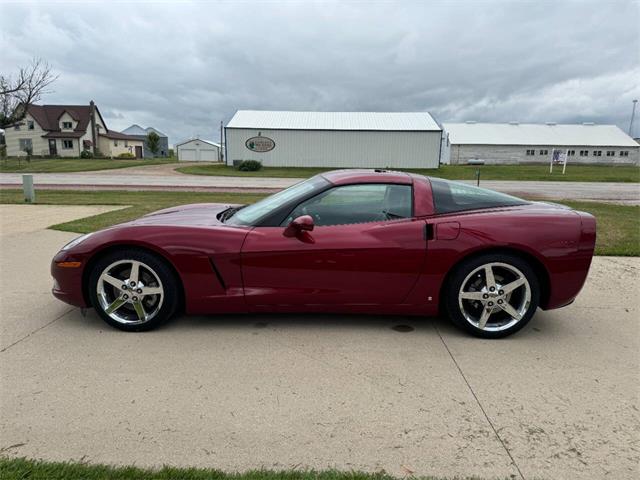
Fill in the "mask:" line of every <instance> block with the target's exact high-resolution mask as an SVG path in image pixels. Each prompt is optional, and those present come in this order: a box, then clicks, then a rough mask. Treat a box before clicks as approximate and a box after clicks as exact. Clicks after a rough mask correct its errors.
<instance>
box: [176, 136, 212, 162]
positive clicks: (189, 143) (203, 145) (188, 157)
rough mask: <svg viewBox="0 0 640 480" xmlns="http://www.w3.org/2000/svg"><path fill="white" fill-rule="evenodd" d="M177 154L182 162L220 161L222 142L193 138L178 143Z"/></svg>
mask: <svg viewBox="0 0 640 480" xmlns="http://www.w3.org/2000/svg"><path fill="white" fill-rule="evenodd" d="M176 154H177V155H178V160H179V161H181V162H219V161H220V144H219V143H215V142H211V141H209V140H203V139H201V138H192V139H190V140H185V141H184V142H182V143H178V144H177V145H176Z"/></svg>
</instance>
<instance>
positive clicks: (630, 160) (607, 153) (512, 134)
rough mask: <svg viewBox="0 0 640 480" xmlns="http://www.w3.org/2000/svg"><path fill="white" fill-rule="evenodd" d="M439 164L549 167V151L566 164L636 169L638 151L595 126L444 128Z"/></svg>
mask: <svg viewBox="0 0 640 480" xmlns="http://www.w3.org/2000/svg"><path fill="white" fill-rule="evenodd" d="M443 127H444V130H445V131H444V139H443V148H442V163H451V164H453V165H456V164H466V163H468V162H469V160H476V159H478V160H484V162H485V163H486V164H518V163H549V162H550V161H551V156H552V154H553V150H554V149H558V150H560V151H561V152H562V153H566V155H567V161H568V163H569V164H572V163H574V164H575V163H579V164H611V165H638V164H639V161H640V159H639V152H638V150H639V149H640V146H639V145H638V144H637V143H636V142H635V141H634V140H633V139H632V138H631V137H630V136H629V135H627V134H626V133H624V132H623V131H622V130H620V128H618V127H617V126H615V125H596V124H594V123H584V124H581V125H580V124H565V125H558V124H555V123H546V124H533V123H528V124H526V123H523V124H520V123H517V122H511V123H476V122H471V121H469V122H465V123H444V124H443Z"/></svg>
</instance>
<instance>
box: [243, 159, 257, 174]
mask: <svg viewBox="0 0 640 480" xmlns="http://www.w3.org/2000/svg"><path fill="white" fill-rule="evenodd" d="M261 168H262V163H260V162H259V161H258V160H243V161H241V162H240V163H239V164H238V170H240V171H241V172H257V171H258V170H260V169H261Z"/></svg>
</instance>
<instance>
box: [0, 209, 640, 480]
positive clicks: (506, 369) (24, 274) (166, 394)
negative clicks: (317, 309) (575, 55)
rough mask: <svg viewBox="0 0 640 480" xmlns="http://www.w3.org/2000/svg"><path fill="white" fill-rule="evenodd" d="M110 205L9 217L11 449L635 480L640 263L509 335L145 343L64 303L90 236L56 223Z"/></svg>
mask: <svg viewBox="0 0 640 480" xmlns="http://www.w3.org/2000/svg"><path fill="white" fill-rule="evenodd" d="M106 208H108V207H98V208H94V207H57V206H31V205H19V206H5V205H2V206H0V219H1V223H0V292H2V294H1V297H0V300H1V303H0V452H1V453H2V454H3V455H10V456H27V457H39V458H44V459H51V460H81V459H82V460H83V461H86V462H106V463H113V464H129V463H135V464H137V465H143V466H144V465H161V464H172V465H184V466H187V465H188V466H206V467H216V468H221V469H224V470H245V469H249V468H262V467H264V468H276V469H279V468H306V467H309V468H329V467H331V468H338V469H343V470H349V469H361V470H366V471H375V470H379V469H385V470H386V471H388V472H389V473H392V474H395V475H398V476H405V475H408V473H409V472H414V474H416V475H421V474H433V475H443V476H454V475H472V474H475V475H480V476H484V477H490V478H494V477H498V478H509V477H512V478H527V479H530V478H539V479H544V478H548V479H595V478H612V479H617V480H620V479H632V478H633V479H635V478H638V475H639V474H640V472H639V470H638V465H639V462H640V452H639V442H638V439H639V438H640V415H639V407H640V401H639V393H640V392H639V382H638V380H639V378H638V377H639V372H640V368H639V367H640V335H639V334H640V329H639V322H640V320H639V319H640V296H639V295H638V291H639V290H638V287H639V273H640V259H637V258H632V259H628V258H615V257H600V258H596V259H595V262H594V265H593V267H592V271H591V273H590V276H589V279H588V282H587V285H586V287H585V290H584V291H583V293H582V294H581V296H580V297H579V298H578V300H577V301H576V302H575V303H574V304H573V305H571V306H569V307H567V308H564V309H561V310H557V311H551V312H538V314H537V316H536V318H534V320H533V321H532V322H531V324H530V325H529V326H527V327H526V328H525V329H524V330H523V331H522V332H520V333H519V334H517V335H516V336H513V337H510V338H508V339H504V340H500V341H487V340H479V339H475V338H471V337H468V336H466V335H465V334H463V333H461V332H459V331H458V330H456V329H454V328H452V327H451V326H450V325H449V324H448V323H447V322H446V321H444V320H440V319H428V318H410V317H402V316H397V317H394V316H381V317H371V316H344V315H336V316H329V315H313V316H312V315H246V316H211V317H184V318H178V319H176V320H174V321H173V322H172V323H170V324H168V325H167V326H166V327H164V328H162V329H160V330H157V331H154V332H148V333H144V334H130V333H123V332H119V331H116V330H113V329H111V328H109V327H108V326H106V325H105V324H103V323H102V321H101V320H99V318H98V317H97V315H95V313H93V312H92V311H90V312H89V313H88V315H87V317H86V318H83V317H82V315H81V314H80V312H79V310H78V309H75V308H72V307H70V306H68V305H65V304H63V303H61V302H59V301H57V300H55V299H54V298H53V297H52V296H51V294H50V293H49V289H50V287H51V279H50V276H49V261H50V259H51V257H52V256H53V254H54V253H55V252H56V251H57V250H58V249H59V248H60V247H61V246H62V245H63V244H64V243H65V242H67V241H68V240H70V239H71V238H73V237H74V235H73V234H69V233H63V232H55V231H50V230H44V227H45V226H46V225H48V224H50V223H57V222H61V221H64V220H71V219H72V218H76V217H82V216H86V215H88V214H93V213H97V212H99V211H104V210H105V209H106ZM397 325H405V326H408V327H411V328H410V329H409V330H410V331H408V332H399V331H396V330H394V329H393V328H392V327H394V326H397Z"/></svg>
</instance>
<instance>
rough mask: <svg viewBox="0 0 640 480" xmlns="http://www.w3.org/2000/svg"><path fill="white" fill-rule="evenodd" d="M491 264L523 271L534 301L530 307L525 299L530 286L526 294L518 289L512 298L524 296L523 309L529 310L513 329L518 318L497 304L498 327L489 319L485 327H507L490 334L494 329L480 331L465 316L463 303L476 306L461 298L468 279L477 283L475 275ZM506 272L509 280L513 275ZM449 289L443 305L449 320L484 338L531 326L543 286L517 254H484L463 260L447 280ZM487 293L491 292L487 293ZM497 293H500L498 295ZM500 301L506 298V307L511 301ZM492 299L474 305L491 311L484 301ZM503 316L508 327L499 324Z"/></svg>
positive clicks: (495, 336) (447, 288)
mask: <svg viewBox="0 0 640 480" xmlns="http://www.w3.org/2000/svg"><path fill="white" fill-rule="evenodd" d="M489 264H505V265H508V266H510V267H511V268H515V269H517V270H519V271H520V272H521V273H522V274H523V276H524V277H525V278H526V281H527V282H528V287H529V289H528V292H529V293H530V301H529V302H528V308H527V307H526V305H527V303H526V296H525V295H526V292H527V290H526V286H523V287H520V288H521V289H522V291H523V293H520V290H514V293H513V294H512V295H522V296H523V298H524V299H521V300H520V303H521V305H522V310H524V309H525V308H526V311H523V313H522V315H521V318H520V320H516V323H514V324H513V325H511V326H509V323H510V322H511V321H514V320H515V318H517V317H511V316H509V315H508V314H507V313H506V312H504V311H503V310H501V309H499V308H498V307H497V303H495V306H494V307H492V308H493V310H496V311H497V312H496V313H497V315H498V319H497V321H496V323H495V325H493V326H492V324H491V320H489V321H488V322H487V324H486V327H485V328H495V329H497V328H504V329H502V330H497V331H490V330H486V329H481V328H478V325H474V324H473V323H472V322H471V321H470V320H468V319H467V318H466V317H465V314H464V313H463V311H462V308H461V305H460V304H461V303H462V304H463V305H465V306H467V305H469V310H470V309H471V307H472V305H471V304H468V303H466V302H463V301H461V300H460V299H459V294H460V291H461V288H462V286H463V282H465V279H466V280H467V282H466V283H467V284H468V283H469V282H472V281H474V278H475V276H476V273H475V272H476V271H477V270H478V269H480V268H481V267H483V266H486V265H489ZM494 268H496V269H497V270H498V271H500V269H501V268H503V267H500V266H496V267H494ZM482 271H484V270H481V272H482ZM502 271H503V275H505V277H506V275H507V274H508V273H509V270H508V269H506V268H505V269H503V270H502ZM471 274H473V277H472V278H468V277H469V276H470V275H471ZM478 276H479V277H480V279H478V280H477V281H478V282H480V283H482V279H481V276H482V274H481V273H479V274H478ZM498 278H499V277H496V282H498ZM485 283H486V278H485ZM496 285H498V283H496ZM445 289H446V290H445V293H444V298H443V303H444V307H445V311H446V313H447V315H448V317H449V319H450V320H451V321H452V322H453V323H454V324H455V325H456V326H458V327H460V328H462V329H464V330H466V331H467V332H469V333H471V334H472V335H475V336H477V337H481V338H503V337H507V336H509V335H512V334H514V333H516V332H517V331H518V330H520V329H522V328H523V327H524V326H525V325H527V323H529V321H530V320H531V318H532V317H533V315H534V314H535V312H536V310H537V309H538V305H539V301H540V283H539V280H538V277H537V275H536V273H535V271H534V270H533V268H532V267H531V265H530V264H529V263H528V262H527V261H526V260H524V259H522V258H520V257H518V256H517V255H513V254H509V253H492V254H484V255H479V256H476V257H472V258H470V259H468V260H465V261H463V262H462V263H461V264H460V265H458V266H457V267H456V268H455V270H454V271H453V272H452V274H451V276H450V277H449V279H448V281H447V284H446V285H445ZM473 293H475V292H473ZM487 293H489V292H488V291H487ZM495 294H497V292H496V293H495ZM491 295H494V293H493V292H491ZM498 298H502V302H500V303H502V304H504V302H506V301H507V300H504V299H505V298H506V297H498ZM492 300H494V299H493V298H489V299H488V300H479V301H478V302H476V303H474V304H473V305H476V307H475V308H478V307H477V304H480V305H483V306H482V307H480V308H479V311H480V312H481V311H482V309H486V310H487V311H489V308H490V307H488V303H484V302H488V301H492ZM468 302H475V301H474V300H468ZM495 302H497V300H495ZM468 313H469V312H468V311H467V314H468ZM493 315H494V314H493V313H492V314H491V316H493ZM500 315H501V316H502V317H503V318H502V322H503V323H504V325H502V326H501V325H500V321H499V320H500ZM489 318H491V317H489ZM509 318H511V319H512V320H509ZM478 323H479V322H478Z"/></svg>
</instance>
